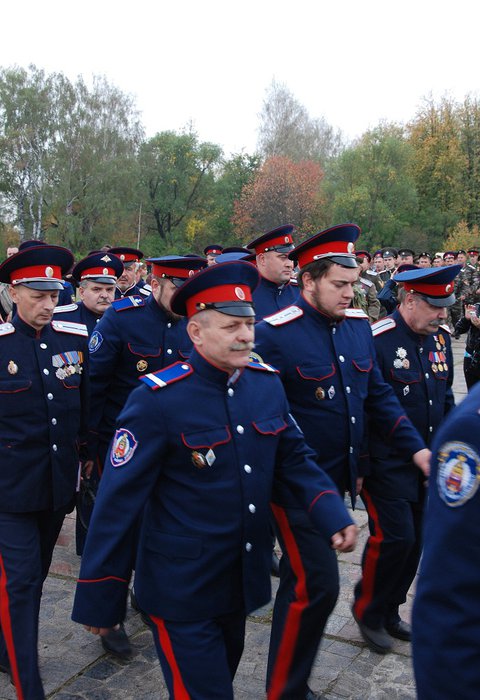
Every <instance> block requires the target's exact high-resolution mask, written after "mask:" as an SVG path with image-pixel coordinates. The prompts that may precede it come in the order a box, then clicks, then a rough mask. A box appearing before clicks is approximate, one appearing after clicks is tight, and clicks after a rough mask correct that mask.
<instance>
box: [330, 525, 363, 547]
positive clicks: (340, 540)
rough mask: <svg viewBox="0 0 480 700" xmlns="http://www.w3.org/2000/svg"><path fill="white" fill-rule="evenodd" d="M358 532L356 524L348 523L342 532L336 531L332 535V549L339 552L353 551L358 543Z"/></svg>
mask: <svg viewBox="0 0 480 700" xmlns="http://www.w3.org/2000/svg"><path fill="white" fill-rule="evenodd" d="M357 532H358V528H357V526H356V525H348V526H347V527H344V528H343V530H340V532H336V533H335V534H334V535H332V540H331V542H332V549H336V550H337V551H338V552H353V550H354V549H355V545H356V544H357Z"/></svg>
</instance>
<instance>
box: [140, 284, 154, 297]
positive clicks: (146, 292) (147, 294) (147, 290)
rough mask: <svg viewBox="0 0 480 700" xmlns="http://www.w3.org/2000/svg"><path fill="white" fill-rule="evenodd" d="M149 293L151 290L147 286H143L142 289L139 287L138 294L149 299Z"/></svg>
mask: <svg viewBox="0 0 480 700" xmlns="http://www.w3.org/2000/svg"><path fill="white" fill-rule="evenodd" d="M151 293H152V288H151V286H150V285H149V284H145V285H144V286H143V287H140V294H143V296H144V297H149V296H150V294H151Z"/></svg>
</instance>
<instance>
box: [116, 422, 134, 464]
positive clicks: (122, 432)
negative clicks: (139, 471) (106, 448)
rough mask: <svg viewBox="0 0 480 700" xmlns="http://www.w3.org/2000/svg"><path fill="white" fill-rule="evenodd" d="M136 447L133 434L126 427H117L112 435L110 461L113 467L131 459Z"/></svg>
mask: <svg viewBox="0 0 480 700" xmlns="http://www.w3.org/2000/svg"><path fill="white" fill-rule="evenodd" d="M137 447H138V441H137V440H136V439H135V436H134V434H133V433H131V432H130V431H129V430H127V429H126V428H119V429H118V430H117V431H116V432H115V435H114V437H113V442H112V449H111V451H110V462H111V463H112V465H113V466H114V467H121V466H123V465H124V464H126V463H127V462H129V461H130V460H131V459H132V457H133V454H134V452H135V450H136V449H137Z"/></svg>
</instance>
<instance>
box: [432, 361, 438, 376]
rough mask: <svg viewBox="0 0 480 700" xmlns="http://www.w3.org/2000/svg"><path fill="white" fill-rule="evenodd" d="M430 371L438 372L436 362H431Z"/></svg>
mask: <svg viewBox="0 0 480 700" xmlns="http://www.w3.org/2000/svg"><path fill="white" fill-rule="evenodd" d="M432 372H435V373H436V372H438V365H437V364H436V362H432Z"/></svg>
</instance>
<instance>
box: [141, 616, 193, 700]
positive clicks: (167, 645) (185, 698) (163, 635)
mask: <svg viewBox="0 0 480 700" xmlns="http://www.w3.org/2000/svg"><path fill="white" fill-rule="evenodd" d="M150 619H151V620H153V622H154V624H155V627H156V628H157V633H158V638H159V640H160V646H161V647H162V651H163V653H164V654H165V658H166V659H167V662H168V665H169V666H170V670H171V672H172V678H173V697H174V700H190V695H189V694H188V692H187V689H186V688H185V686H184V684H183V680H182V674H181V673H180V669H179V668H178V664H177V660H176V658H175V654H174V652H173V647H172V642H171V640H170V635H169V634H168V632H167V628H166V627H165V622H164V621H163V620H162V619H161V618H160V617H154V616H153V615H150Z"/></svg>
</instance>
